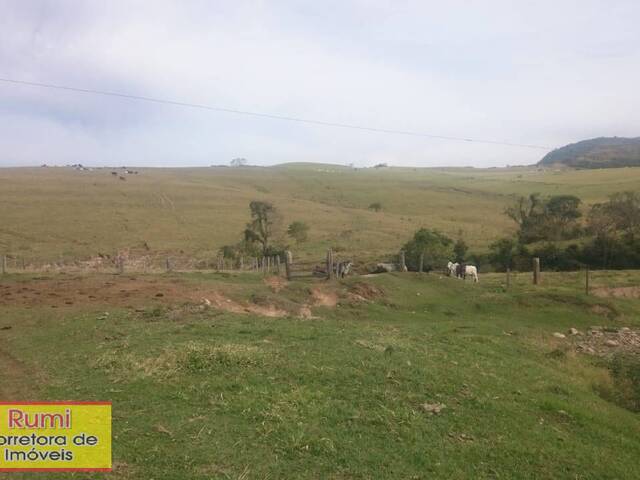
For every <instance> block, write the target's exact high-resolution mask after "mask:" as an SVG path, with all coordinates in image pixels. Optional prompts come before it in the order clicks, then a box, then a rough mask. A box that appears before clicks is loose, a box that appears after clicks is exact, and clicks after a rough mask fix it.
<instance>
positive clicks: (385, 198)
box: [0, 164, 640, 259]
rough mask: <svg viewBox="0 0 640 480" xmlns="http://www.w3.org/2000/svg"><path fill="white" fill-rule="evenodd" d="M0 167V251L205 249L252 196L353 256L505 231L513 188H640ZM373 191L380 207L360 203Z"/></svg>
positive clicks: (572, 177) (494, 174) (313, 168)
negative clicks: (423, 236)
mask: <svg viewBox="0 0 640 480" xmlns="http://www.w3.org/2000/svg"><path fill="white" fill-rule="evenodd" d="M110 172H111V170H109V169H99V170H94V171H76V170H73V169H70V168H21V169H0V185H2V188H0V206H1V207H0V253H6V254H11V255H17V256H24V257H26V258H27V259H29V258H43V259H56V258H58V257H60V256H65V257H88V256H94V255H96V254H98V253H100V252H101V253H108V254H113V253H114V252H115V251H116V250H118V249H137V250H146V249H149V250H150V251H151V252H160V253H162V252H173V253H180V252H184V253H185V254H188V255H195V256H201V257H204V256H207V255H213V253H214V252H215V251H217V249H218V248H219V247H220V246H222V245H224V244H228V243H233V242H235V241H237V240H238V239H239V234H240V232H241V231H242V230H243V228H244V225H245V223H246V222H247V220H248V215H249V213H248V203H249V202H250V201H251V200H254V199H258V200H268V201H271V202H273V203H274V204H275V206H276V207H277V208H278V209H279V210H280V211H281V213H282V217H283V218H282V229H281V231H282V232H284V229H285V227H286V225H287V224H288V223H289V222H291V221H293V220H302V221H305V222H307V223H308V224H309V225H310V227H311V230H310V232H309V237H310V239H309V242H307V243H305V244H302V245H301V246H299V247H295V248H294V250H295V252H297V254H298V255H299V256H302V257H304V256H314V257H317V255H318V252H321V251H322V250H324V249H325V248H326V247H328V246H333V247H336V248H338V249H341V250H343V251H345V252H346V254H350V255H354V256H356V257H357V258H364V257H370V256H377V255H382V254H388V253H390V252H395V251H397V249H398V248H399V247H400V246H401V245H402V244H403V243H404V241H405V240H406V239H407V238H408V237H409V235H410V234H411V233H412V232H413V231H415V230H416V229H417V228H419V227H422V226H425V227H432V228H438V229H440V230H442V231H444V232H446V233H447V234H449V235H451V236H454V237H456V236H457V235H458V233H459V232H462V234H463V235H464V237H465V239H466V240H467V242H468V243H469V244H470V245H471V247H472V249H480V250H481V249H484V248H486V246H487V245H488V243H489V242H491V241H492V240H494V239H496V238H498V237H500V236H503V235H506V234H508V233H510V232H512V231H513V225H512V224H511V223H510V222H509V220H508V219H507V218H506V217H505V216H504V215H503V214H502V211H503V209H504V207H505V206H506V205H507V204H509V203H510V202H511V201H512V198H513V196H514V195H518V194H528V193H531V192H534V191H537V192H541V193H543V194H554V193H572V194H575V195H578V196H579V197H581V198H582V199H583V200H585V201H586V202H587V203H589V202H595V201H601V200H603V199H605V198H606V196H607V195H608V194H610V193H612V192H616V191H620V190H627V189H635V190H637V189H638V188H640V168H629V169H617V170H597V171H596V170H593V171H563V172H551V171H540V170H538V169H535V168H528V169H526V168H510V169H485V170H483V169H414V168H388V169H364V170H353V169H348V168H345V167H339V166H330V165H308V164H307V165H304V164H294V165H284V166H278V167H271V168H236V169H232V168H197V169H196V168H193V169H140V174H139V175H129V176H126V181H121V180H119V179H118V178H117V177H115V176H112V175H111V173H110ZM373 202H380V203H381V204H382V205H383V210H382V211H381V212H373V211H370V210H368V208H367V207H368V206H369V205H370V204H371V203H373Z"/></svg>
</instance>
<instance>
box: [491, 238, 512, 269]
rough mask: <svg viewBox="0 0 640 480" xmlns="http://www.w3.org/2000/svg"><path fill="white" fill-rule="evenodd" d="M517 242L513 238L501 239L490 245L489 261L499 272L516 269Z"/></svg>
mask: <svg viewBox="0 0 640 480" xmlns="http://www.w3.org/2000/svg"><path fill="white" fill-rule="evenodd" d="M516 247H517V242H516V241H515V240H513V239H511V238H501V239H500V240H497V241H495V242H493V243H492V244H491V245H489V261H490V262H491V264H492V265H493V266H494V267H495V268H496V270H499V271H503V272H504V271H506V270H507V268H511V269H512V268H513V267H514V257H515V254H516Z"/></svg>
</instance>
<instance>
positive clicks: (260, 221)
mask: <svg viewBox="0 0 640 480" xmlns="http://www.w3.org/2000/svg"><path fill="white" fill-rule="evenodd" d="M249 210H250V211H251V221H250V222H249V223H248V224H247V228H246V229H245V231H244V239H245V241H246V242H248V243H258V244H259V245H260V246H261V248H262V253H263V254H264V255H268V254H269V251H270V250H269V247H270V242H271V240H272V238H273V235H274V231H275V225H276V221H277V218H278V212H277V210H276V208H275V207H274V206H273V205H272V204H270V203H268V202H259V201H255V200H254V201H253V202H251V203H250V204H249Z"/></svg>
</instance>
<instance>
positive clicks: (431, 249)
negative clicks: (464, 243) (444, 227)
mask: <svg viewBox="0 0 640 480" xmlns="http://www.w3.org/2000/svg"><path fill="white" fill-rule="evenodd" d="M452 244H453V240H451V239H450V238H449V237H447V236H446V235H444V234H442V233H440V232H438V231H437V230H430V229H428V228H421V229H420V230H418V231H417V232H416V233H415V234H414V235H413V239H411V240H410V241H409V242H407V243H406V244H405V245H404V247H403V249H404V252H405V261H406V264H407V268H408V269H409V270H413V271H417V270H418V268H419V264H420V255H421V254H424V270H425V271H427V272H428V271H430V270H434V269H444V268H445V266H446V264H447V261H448V260H450V259H451V258H452V256H453V249H452Z"/></svg>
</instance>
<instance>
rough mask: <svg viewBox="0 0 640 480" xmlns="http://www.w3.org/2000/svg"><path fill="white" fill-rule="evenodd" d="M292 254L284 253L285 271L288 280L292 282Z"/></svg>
mask: <svg viewBox="0 0 640 480" xmlns="http://www.w3.org/2000/svg"><path fill="white" fill-rule="evenodd" d="M291 258H292V257H291V252H290V251H289V250H287V251H285V252H284V269H285V273H286V275H287V280H291Z"/></svg>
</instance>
